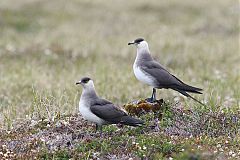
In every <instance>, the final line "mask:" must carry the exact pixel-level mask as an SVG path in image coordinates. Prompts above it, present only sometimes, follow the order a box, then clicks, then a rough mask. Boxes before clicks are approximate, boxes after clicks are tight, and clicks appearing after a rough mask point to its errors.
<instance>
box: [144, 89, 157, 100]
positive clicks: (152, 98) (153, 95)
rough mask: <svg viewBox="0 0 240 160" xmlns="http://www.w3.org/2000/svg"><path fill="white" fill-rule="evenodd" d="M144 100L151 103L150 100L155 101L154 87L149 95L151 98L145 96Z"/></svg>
mask: <svg viewBox="0 0 240 160" xmlns="http://www.w3.org/2000/svg"><path fill="white" fill-rule="evenodd" d="M146 101H147V102H150V103H152V102H155V101H156V89H155V88H153V91H152V96H151V98H147V99H146Z"/></svg>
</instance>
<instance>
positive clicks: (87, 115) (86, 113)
mask: <svg viewBox="0 0 240 160" xmlns="http://www.w3.org/2000/svg"><path fill="white" fill-rule="evenodd" d="M79 111H80V113H81V115H82V116H83V118H84V119H86V120H88V121H90V122H93V123H97V124H99V125H102V124H104V122H105V121H104V120H103V119H101V118H99V117H98V116H96V115H95V114H93V113H92V112H91V110H90V107H89V106H87V104H86V103H85V102H84V101H83V100H80V102H79Z"/></svg>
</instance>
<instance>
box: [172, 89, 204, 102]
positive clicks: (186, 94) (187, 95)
mask: <svg viewBox="0 0 240 160" xmlns="http://www.w3.org/2000/svg"><path fill="white" fill-rule="evenodd" d="M174 90H175V91H178V92H179V93H181V94H183V95H184V96H186V97H189V98H191V99H193V100H194V101H196V102H198V103H200V104H201V105H203V106H206V105H205V104H203V103H202V102H200V101H199V100H197V99H196V98H194V97H192V96H191V95H190V94H188V93H187V92H186V91H182V90H179V89H174ZM196 92H197V91H196ZM193 93H195V92H193ZM199 93H200V94H202V93H201V92H199Z"/></svg>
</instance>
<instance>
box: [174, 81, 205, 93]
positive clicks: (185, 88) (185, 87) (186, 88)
mask: <svg viewBox="0 0 240 160" xmlns="http://www.w3.org/2000/svg"><path fill="white" fill-rule="evenodd" d="M174 88H176V89H177V90H180V91H185V92H191V93H197V94H202V92H200V91H202V90H203V89H201V88H197V87H193V86H189V85H187V84H185V83H182V85H178V86H175V87H174ZM180 91H179V92H180Z"/></svg>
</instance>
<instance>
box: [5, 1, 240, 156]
mask: <svg viewBox="0 0 240 160" xmlns="http://www.w3.org/2000/svg"><path fill="white" fill-rule="evenodd" d="M0 37H1V38H0V127H1V128H2V130H14V129H15V127H16V125H15V124H16V123H18V122H21V121H24V120H26V119H27V120H28V119H30V120H31V119H33V120H40V119H50V120H52V121H57V120H59V118H60V117H64V116H65V115H69V114H76V113H77V112H78V101H79V97H80V94H81V89H80V88H78V87H76V86H75V82H76V81H77V80H79V79H80V78H81V77H83V76H90V77H91V78H92V79H93V80H94V82H95V86H96V89H97V92H98V94H99V95H100V96H101V97H104V98H106V99H109V100H111V101H113V102H114V103H115V104H117V105H119V106H122V105H123V104H126V103H127V102H129V101H132V100H135V99H139V98H145V97H148V96H149V95H150V94H151V88H150V87H148V86H146V85H143V84H141V83H140V82H138V81H137V80H136V78H135V77H134V74H133V72H132V65H133V62H134V58H135V56H136V53H135V52H136V49H135V48H134V47H129V46H127V43H128V42H129V41H132V40H134V39H135V38H138V37H144V38H145V39H146V40H147V41H148V42H149V46H150V50H151V52H152V55H153V56H154V58H156V59H157V60H158V61H160V62H161V63H162V64H163V65H164V66H166V67H167V68H168V70H169V71H170V72H172V73H173V74H174V75H176V76H177V77H179V78H180V79H182V80H183V81H184V82H186V83H189V84H191V85H194V86H198V87H201V88H203V89H204V94H203V95H194V97H196V98H197V99H199V100H201V101H203V102H205V103H206V104H207V107H202V106H201V105H199V104H197V103H195V102H194V101H192V100H190V99H185V98H183V97H182V96H181V95H179V94H178V93H176V92H174V91H170V90H159V91H158V93H157V96H158V97H159V98H163V99H164V100H165V101H167V102H169V103H170V104H174V103H175V101H179V102H180V103H178V107H179V108H184V109H186V110H187V109H190V110H192V111H194V116H195V117H199V118H202V115H204V114H210V115H211V114H213V115H215V116H217V117H218V118H221V114H224V116H226V117H227V119H226V121H227V122H226V124H227V125H228V126H230V127H226V128H225V130H226V132H225V130H224V131H223V133H222V134H221V135H218V136H219V137H222V139H224V140H225V139H228V135H227V134H225V133H227V132H232V131H237V133H239V120H237V121H238V123H236V124H235V123H233V122H232V118H231V117H234V116H233V115H237V114H239V112H240V102H239V100H240V91H239V88H240V85H239V84H240V72H239V71H240V67H239V61H240V56H239V9H238V3H237V2H236V1H233V0H230V1H225V0H220V1H219V0H218V1H216V0H213V1H201V2H200V1H199V2H195V1H191V0H185V1H177V0H170V1H166V2H165V1H162V2H159V1H156V0H151V1H148V2H146V1H143V0H140V1H130V2H129V1H105V0H104V1H94V2H91V1H85V0H80V1H78V0H73V1H71V2H66V1H64V0H58V1H45V0H44V1H40V0H25V1H21V2H20V1H16V0H9V1H1V2H0ZM112 73H114V74H112ZM164 113H166V116H165V117H163V119H162V121H161V122H160V123H161V126H162V127H163V129H164V128H167V127H169V126H171V125H172V124H174V120H175V119H174V117H173V112H172V111H171V110H166V111H164ZM145 118H148V117H145ZM183 118H185V119H187V118H189V119H191V118H192V117H191V116H189V117H185V116H183ZM205 118H206V117H205ZM186 121H187V120H186ZM189 121H190V120H189ZM193 122H199V121H198V120H195V121H193ZM207 122H208V123H207ZM212 122H213V123H212ZM224 123H225V122H224ZM190 124H191V123H190ZM218 125H219V126H221V125H222V124H221V125H220V123H219V122H218V121H217V120H216V121H214V120H213V121H207V119H206V125H205V129H204V130H207V132H205V133H204V134H206V135H208V133H209V132H212V133H220V132H219V130H220V129H219V126H218ZM40 128H41V127H40ZM41 129H43V130H44V129H45V128H44V127H43V128H41ZM107 129H108V128H107ZM214 129H215V131H214ZM90 130H91V129H90ZM109 130H110V131H111V130H112V129H111V127H110V129H109ZM107 131H108V130H107ZM36 132H37V131H36ZM133 132H136V135H135V138H136V139H137V140H139V141H140V142H137V143H139V144H141V143H143V145H146V146H149V145H148V141H149V144H150V143H156V142H155V141H154V140H151V138H148V137H147V136H144V135H142V134H138V132H137V131H133ZM34 133H35V131H34ZM126 134H127V135H128V133H126ZM124 136H126V135H123V138H122V139H124ZM154 136H155V135H154ZM158 136H159V137H160V138H158V137H157V136H156V141H158V142H159V141H161V143H160V144H161V145H158V144H157V143H156V145H157V147H156V148H155V147H153V149H157V148H158V149H157V154H156V155H155V156H156V157H157V158H156V159H160V158H162V157H165V158H166V157H167V158H168V154H167V151H168V150H169V149H170V150H171V151H172V152H173V154H171V156H174V153H175V154H176V157H183V159H184V157H188V156H191V155H192V154H196V155H199V156H202V155H201V154H200V153H205V151H206V150H207V148H214V145H215V144H216V143H217V141H218V139H214V140H212V139H211V138H207V140H211V141H213V142H214V143H211V144H210V143H208V142H206V148H205V149H203V150H200V149H198V148H196V151H194V152H193V153H191V149H190V148H192V146H194V144H189V143H190V142H191V141H192V142H195V138H192V139H191V140H188V141H189V142H188V141H185V140H181V141H182V143H180V146H181V147H184V148H186V149H185V151H184V152H183V153H182V152H180V151H179V149H178V147H179V146H178V145H173V146H172V145H170V146H165V144H167V142H165V141H164V140H161V136H163V135H161V134H159V135H158ZM150 137H151V136H150ZM112 138H113V139H114V138H117V137H114V136H113V137H112ZM166 138H169V137H168V136H166ZM122 139H116V144H118V143H120V142H121V140H122ZM141 140H142V141H141ZM0 141H1V140H0ZM97 141H98V139H96V140H93V142H91V143H93V144H86V145H85V143H84V144H80V146H81V145H82V146H84V147H85V150H86V151H87V152H84V153H86V154H89V155H91V154H90V151H91V153H92V152H93V151H96V150H97V149H98V148H99V147H98V145H100V144H98V142H97ZM95 143H96V144H95ZM103 144H106V145H105V148H104V146H102V147H103V148H102V150H98V152H101V151H108V149H112V148H114V147H116V146H115V144H111V143H110V140H106V141H105V142H104V143H103ZM95 145H96V146H97V147H96V146H95ZM84 147H82V148H81V147H80V148H78V149H76V150H74V152H75V153H77V154H78V153H79V154H80V153H83V150H84ZM125 147H127V146H125ZM141 147H143V146H141ZM164 147H166V149H165V148H164ZM100 148H101V147H100ZM188 148H189V149H188ZM235 149H236V150H238V149H239V146H235ZM71 152H72V151H71ZM236 152H239V151H236ZM130 153H131V154H130V155H133V157H135V156H136V157H138V158H140V157H142V156H143V155H146V156H148V154H149V153H148V152H146V151H143V152H142V151H136V152H135V151H132V150H131V151H130ZM224 153H225V156H226V155H227V157H230V156H229V155H228V154H226V153H227V152H224ZM57 155H59V157H60V158H59V159H64V158H66V159H68V156H69V151H68V150H63V151H62V150H60V151H59V154H57ZM116 155H117V154H116ZM55 156H56V154H52V153H51V154H50V153H46V154H45V156H44V155H43V157H45V158H46V159H48V158H54V157H55ZM87 156H88V155H85V156H83V157H85V158H86V157H87ZM159 157H160V158H159ZM213 158H214V157H213ZM55 159H57V158H55Z"/></svg>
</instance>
